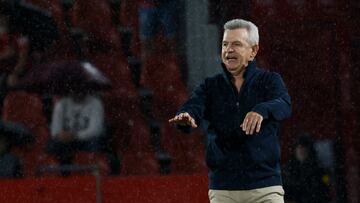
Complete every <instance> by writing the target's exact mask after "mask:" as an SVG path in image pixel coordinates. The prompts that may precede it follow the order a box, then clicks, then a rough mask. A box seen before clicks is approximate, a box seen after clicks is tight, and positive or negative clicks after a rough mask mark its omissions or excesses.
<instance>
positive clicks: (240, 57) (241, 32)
mask: <svg viewBox="0 0 360 203" xmlns="http://www.w3.org/2000/svg"><path fill="white" fill-rule="evenodd" d="M248 34H249V33H248V31H247V30H246V29H245V28H239V29H234V30H225V31H224V36H223V41H222V51H221V59H222V61H223V63H224V64H225V66H226V69H227V70H228V71H229V72H230V73H231V74H232V75H233V76H237V75H239V74H240V73H242V72H243V70H245V67H247V65H248V62H249V61H251V60H253V59H254V58H255V56H256V54H257V51H258V45H254V46H251V45H250V44H249V43H248V41H247V39H248Z"/></svg>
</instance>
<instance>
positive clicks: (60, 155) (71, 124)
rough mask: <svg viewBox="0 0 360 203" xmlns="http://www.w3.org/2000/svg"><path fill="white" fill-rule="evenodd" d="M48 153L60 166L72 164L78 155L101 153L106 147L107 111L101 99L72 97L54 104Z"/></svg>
mask: <svg viewBox="0 0 360 203" xmlns="http://www.w3.org/2000/svg"><path fill="white" fill-rule="evenodd" d="M50 134H51V139H50V140H49V142H48V144H47V146H46V151H47V152H48V153H49V154H52V155H54V156H55V157H56V159H57V160H58V161H59V164H60V165H67V164H71V163H72V159H73V157H74V154H75V152H76V151H100V150H102V149H101V147H103V146H104V137H105V136H104V134H105V123H104V107H103V103H102V101H101V99H100V98H99V97H98V96H95V95H92V94H85V93H72V94H70V95H69V96H65V97H63V98H61V99H60V100H59V101H58V102H56V104H55V109H54V112H53V114H52V122H51V126H50Z"/></svg>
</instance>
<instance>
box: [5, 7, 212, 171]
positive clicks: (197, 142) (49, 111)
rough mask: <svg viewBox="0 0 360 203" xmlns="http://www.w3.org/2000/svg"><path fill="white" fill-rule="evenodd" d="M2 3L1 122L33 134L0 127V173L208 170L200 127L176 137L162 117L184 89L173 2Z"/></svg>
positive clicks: (177, 9) (173, 108) (169, 112)
mask: <svg viewBox="0 0 360 203" xmlns="http://www.w3.org/2000/svg"><path fill="white" fill-rule="evenodd" d="M0 4H1V6H0V43H1V50H0V75H1V77H0V98H1V100H0V104H1V122H2V123H4V128H9V127H8V125H9V124H21V126H22V130H23V131H26V132H27V134H26V135H27V136H28V137H32V138H33V139H29V138H28V137H26V136H24V135H23V134H21V133H12V134H11V136H12V137H11V139H16V140H20V139H23V140H22V141H21V142H20V141H19V142H17V143H15V144H14V143H10V141H9V139H10V138H9V135H8V134H9V133H7V131H6V132H5V131H4V132H3V133H2V134H3V137H2V139H1V140H2V145H1V146H2V148H3V149H4V150H3V151H4V156H3V159H4V161H2V162H1V164H5V166H11V167H5V168H8V169H9V170H10V168H11V171H12V172H11V173H10V172H6V174H7V175H4V177H5V176H6V177H19V176H22V175H25V176H29V175H30V176H32V175H36V174H38V171H39V170H40V169H41V168H43V167H44V166H48V165H55V166H58V171H59V172H60V174H62V175H69V174H71V166H74V165H77V164H89V163H90V164H96V165H100V166H102V167H103V168H104V170H103V171H105V172H104V173H107V174H112V175H119V174H124V175H132V174H135V175H136V174H169V173H201V172H204V171H205V170H206V169H205V165H204V163H203V161H202V154H203V147H202V146H203V140H202V136H201V133H200V132H199V133H198V134H199V135H198V136H193V137H191V138H182V137H181V135H180V134H179V133H178V132H176V130H175V129H173V128H172V127H171V126H169V125H168V124H167V122H166V121H167V119H168V115H172V114H173V113H174V112H175V111H176V108H177V107H178V106H179V105H180V104H181V103H182V102H183V101H184V99H185V98H186V96H187V88H186V86H185V82H184V81H183V80H182V78H183V76H182V73H181V70H180V68H179V57H178V51H177V43H178V38H179V36H178V33H177V31H178V25H179V19H178V18H177V16H178V15H174V14H176V13H178V12H181V5H180V1H179V2H178V1H165V0H139V1H119V0H107V1H97V0H91V1H72V0H60V1H58V0H53V1H49V0H28V1H22V0H17V1H10V0H1V1H0ZM17 130H18V128H11V127H10V130H9V131H17ZM24 140H25V141H24ZM19 143H20V144H19ZM184 151H188V152H187V153H183V152H184ZM69 168H70V169H69ZM4 173H5V172H4ZM10 174H11V175H10Z"/></svg>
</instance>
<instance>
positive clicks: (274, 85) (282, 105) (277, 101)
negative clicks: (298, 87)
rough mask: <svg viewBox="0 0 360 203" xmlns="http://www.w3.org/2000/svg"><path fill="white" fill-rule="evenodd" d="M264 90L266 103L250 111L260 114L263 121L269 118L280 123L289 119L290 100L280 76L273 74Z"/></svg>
mask: <svg viewBox="0 0 360 203" xmlns="http://www.w3.org/2000/svg"><path fill="white" fill-rule="evenodd" d="M266 89H267V90H266V91H267V93H266V99H267V101H265V102H262V103H259V104H257V105H255V106H254V108H253V109H252V111H254V112H257V113H259V114H261V115H262V116H263V117H264V119H268V118H269V117H270V116H271V117H273V118H274V119H275V120H278V121H280V120H283V119H285V118H287V117H289V116H290V115H291V98H290V95H289V93H288V90H287V89H286V87H285V84H284V82H283V80H282V78H281V76H280V75H279V74H277V73H273V74H272V75H271V78H270V81H269V82H268V84H267V85H266Z"/></svg>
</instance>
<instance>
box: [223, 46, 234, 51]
mask: <svg viewBox="0 0 360 203" xmlns="http://www.w3.org/2000/svg"><path fill="white" fill-rule="evenodd" d="M225 51H226V52H233V51H234V49H233V46H231V45H229V46H227V47H226V48H225Z"/></svg>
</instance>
